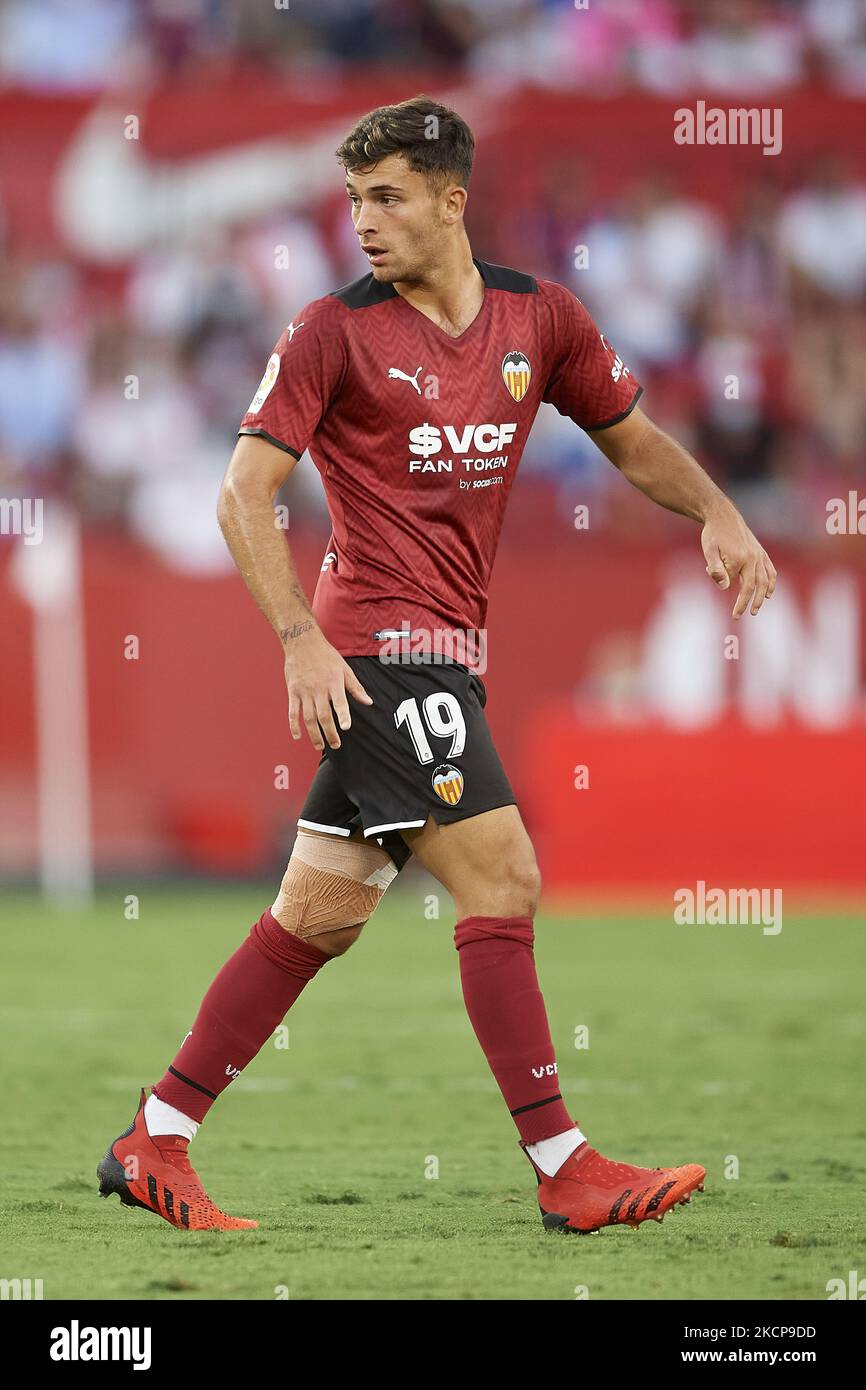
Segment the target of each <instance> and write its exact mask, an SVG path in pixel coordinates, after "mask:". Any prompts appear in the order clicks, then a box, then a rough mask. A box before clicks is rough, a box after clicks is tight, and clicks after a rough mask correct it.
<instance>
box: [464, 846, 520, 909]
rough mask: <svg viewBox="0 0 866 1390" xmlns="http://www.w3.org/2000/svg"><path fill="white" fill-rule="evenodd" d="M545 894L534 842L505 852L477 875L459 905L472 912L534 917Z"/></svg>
mask: <svg viewBox="0 0 866 1390" xmlns="http://www.w3.org/2000/svg"><path fill="white" fill-rule="evenodd" d="M540 896H541V874H540V873H539V869H538V865H537V863H536V861H535V854H534V853H533V850H532V846H531V845H528V846H527V848H526V849H525V850H517V851H515V852H513V853H511V854H508V853H507V852H506V853H504V854H503V856H502V862H501V863H500V864H499V865H498V866H497V867H496V869H495V870H491V871H489V872H488V873H486V874H477V875H475V876H474V878H473V881H472V884H471V887H470V888H468V889H467V890H466V891H464V892H462V893H460V894H458V895H457V898H458V909H463V910H464V912H468V915H476V914H478V915H481V916H492V917H534V916H535V914H536V911H537V909H538V901H539V898H540Z"/></svg>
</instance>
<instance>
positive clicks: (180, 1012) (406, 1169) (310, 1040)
mask: <svg viewBox="0 0 866 1390" xmlns="http://www.w3.org/2000/svg"><path fill="white" fill-rule="evenodd" d="M430 888H431V882H430V881H429V880H426V879H424V878H423V877H422V876H420V875H419V876H418V877H410V876H409V874H408V873H407V874H406V876H405V881H403V882H401V883H399V884H396V885H395V887H394V888H393V889H392V890H391V893H390V894H389V895H388V896H387V897H386V898H385V899H384V901H383V904H382V907H381V908H380V909H379V912H378V913H377V914H376V916H375V918H374V919H373V920H372V921H371V922H370V924H369V925H368V926H367V927H366V929H365V931H364V933H363V935H362V937H361V939H360V940H359V941H358V942H357V943H356V944H355V945H354V946H353V947H352V949H351V950H350V951H349V952H348V953H347V954H346V955H345V956H344V957H343V958H342V959H341V960H337V961H334V962H333V963H331V964H329V965H328V966H327V967H326V968H325V969H324V970H323V971H322V972H321V974H320V975H319V977H318V979H317V980H315V981H314V982H313V983H312V984H311V985H310V986H309V987H308V988H307V990H306V991H305V993H304V994H303V995H302V996H301V998H300V1000H299V1001H298V1004H297V1005H296V1006H295V1008H294V1009H293V1010H292V1011H291V1013H290V1014H289V1015H288V1018H287V1025H288V1028H289V1046H288V1048H282V1049H281V1048H278V1047H276V1046H275V1044H274V1042H273V1041H272V1042H269V1043H268V1044H267V1045H266V1046H265V1048H264V1049H263V1050H262V1052H261V1053H260V1054H259V1056H258V1057H257V1058H256V1059H255V1061H254V1062H253V1063H252V1065H251V1066H250V1067H249V1068H248V1070H247V1071H246V1072H245V1074H244V1076H243V1077H242V1078H241V1079H240V1080H239V1081H237V1082H235V1083H234V1084H233V1085H232V1086H231V1087H230V1089H229V1091H228V1092H227V1093H226V1094H225V1096H224V1097H223V1098H222V1099H221V1100H220V1102H219V1103H218V1104H217V1105H216V1106H215V1107H214V1109H213V1110H212V1111H211V1114H210V1117H209V1118H208V1120H207V1122H206V1123H205V1125H204V1126H203V1128H202V1130H201V1132H200V1133H199V1135H198V1137H197V1139H196V1141H195V1143H194V1145H193V1146H192V1147H193V1158H194V1161H195V1163H196V1166H197V1167H198V1169H199V1172H200V1173H201V1175H202V1177H203V1179H204V1181H205V1184H206V1186H207V1187H208V1190H209V1191H210V1193H211V1195H212V1196H213V1197H214V1199H215V1200H216V1201H217V1202H218V1203H219V1204H220V1205H222V1206H223V1207H224V1208H225V1209H226V1210H228V1211H230V1212H233V1213H236V1214H238V1215H244V1216H254V1217H256V1218H257V1219H258V1220H259V1222H260V1229H259V1230H257V1231H252V1232H241V1233H237V1234H228V1233H219V1232H203V1233H200V1234H195V1233H193V1234H184V1233H181V1232H178V1231H175V1230H173V1229H171V1228H170V1227H169V1226H168V1225H166V1224H165V1223H164V1222H162V1221H160V1220H159V1219H157V1218H156V1217H154V1216H151V1215H148V1214H147V1213H146V1212H143V1211H139V1210H127V1209H125V1208H122V1207H121V1205H120V1203H119V1202H118V1200H117V1199H116V1198H111V1199H110V1200H109V1201H105V1202H103V1201H99V1200H98V1199H97V1196H96V1179H95V1173H94V1170H95V1167H96V1164H97V1162H98V1160H99V1159H100V1158H101V1157H102V1154H103V1151H104V1149H105V1147H106V1145H107V1143H108V1141H109V1140H111V1139H113V1138H114V1137H115V1136H116V1135H117V1134H118V1133H119V1132H120V1131H121V1130H123V1129H125V1128H126V1126H127V1124H128V1123H129V1121H130V1120H131V1118H132V1115H133V1113H134V1110H135V1107H136V1103H137V1097H138V1088H139V1086H141V1085H142V1084H145V1085H148V1084H150V1083H151V1082H153V1081H154V1080H156V1078H157V1077H158V1076H159V1075H161V1073H162V1071H163V1070H164V1068H165V1065H166V1063H167V1062H168V1061H170V1060H171V1058H172V1056H173V1055H174V1053H175V1051H176V1050H177V1047H178V1045H179V1044H180V1042H181V1040H182V1038H183V1036H184V1034H185V1032H186V1031H187V1029H188V1028H189V1027H191V1026H192V1021H193V1017H194V1013H195V1010H196V1008H197V1006H198V1002H199V999H200V997H201V995H202V993H203V992H204V989H205V987H206V986H207V984H208V983H209V981H210V979H211V978H212V976H213V975H214V973H215V971H216V970H217V969H218V967H219V966H220V965H221V964H222V962H223V961H224V960H225V958H226V957H227V956H228V955H229V954H230V953H231V952H232V950H234V948H235V947H236V945H237V944H238V943H239V942H240V940H241V939H242V936H243V935H244V934H245V933H246V932H247V931H248V929H249V925H250V923H251V922H252V921H253V920H254V919H255V918H256V917H258V915H259V913H260V912H261V911H262V908H263V906H264V905H265V904H266V903H267V902H268V901H269V900H270V896H271V895H270V892H269V890H268V889H264V890H262V891H257V890H256V889H255V888H251V887H248V886H246V887H242V888H239V887H236V886H232V887H225V888H220V887H214V886H213V885H201V886H192V887H189V888H180V889H178V888H163V887H157V886H153V887H147V886H145V887H143V888H141V889H140V890H139V894H140V919H139V920H138V921H137V922H128V921H126V920H125V918H124V894H125V893H126V892H127V891H129V889H126V888H124V889H120V888H118V889H117V890H116V891H113V890H111V889H104V890H103V891H102V892H101V894H100V896H99V900H98V903H97V905H96V906H95V907H94V908H93V909H92V910H90V911H87V912H85V913H81V914H76V913H62V912H52V911H50V910H48V909H46V908H45V907H43V906H42V905H41V904H40V903H39V902H38V901H37V900H36V899H35V898H34V897H33V896H30V895H27V894H6V895H5V896H4V897H3V898H2V899H0V914H2V919H3V922H4V928H3V936H4V945H3V952H4V961H5V969H4V972H3V980H2V986H0V990H2V993H0V1022H2V1036H3V1042H4V1048H3V1052H4V1056H5V1063H4V1071H5V1075H4V1082H3V1092H4V1104H3V1121H2V1127H0V1149H2V1173H3V1180H2V1190H0V1197H2V1223H3V1232H4V1238H3V1247H4V1251H3V1267H2V1269H0V1276H2V1277H5V1278H30V1279H37V1278H39V1279H42V1281H43V1291H44V1297H45V1298H46V1299H59V1298H80V1297H82V1296H83V1297H86V1298H90V1299H121V1300H124V1299H175V1300H176V1299H267V1300H272V1299H275V1298H280V1297H283V1298H285V1297H288V1298H290V1299H328V1300H330V1299H339V1300H343V1299H363V1300H369V1299H411V1300H414V1299H442V1298H445V1299H460V1300H463V1299H503V1300H523V1299H557V1300H559V1299H561V1300H569V1301H571V1300H574V1299H575V1298H576V1297H580V1296H583V1297H589V1299H689V1300H701V1299H715V1298H721V1299H730V1300H737V1299H747V1298H757V1299H767V1300H775V1299H819V1300H820V1299H825V1298H826V1297H827V1293H826V1284H827V1281H828V1280H830V1279H834V1278H842V1279H844V1280H846V1281H847V1280H848V1278H849V1271H851V1270H854V1269H856V1270H858V1271H859V1277H861V1278H862V1277H863V1276H864V1275H866V1232H864V1222H863V1214H862V1203H863V1197H862V1194H863V1176H864V1168H866V1160H864V1142H863V1141H864V1140H866V1115H864V1110H863V1104H862V1097H863V1094H864V1077H863V1071H864V1053H866V1047H864V1042H866V1011H864V1002H863V978H864V957H866V935H864V932H863V922H862V920H858V919H857V917H856V916H853V915H849V916H844V915H839V916H830V915H827V916H824V917H819V916H809V917H800V918H796V919H795V918H792V919H791V920H786V921H785V923H784V927H783V930H782V932H781V933H780V934H779V935H778V936H776V937H771V936H764V935H763V934H762V932H761V929H760V927H758V926H725V927H710V926H696V927H677V926H675V925H674V924H673V921H672V920H670V919H667V920H665V919H662V918H658V917H655V918H651V919H644V918H642V917H640V916H639V915H637V914H635V913H630V914H629V915H615V914H609V915H608V914H601V913H590V912H585V913H582V914H579V915H575V916H570V917H567V916H546V915H544V914H541V915H540V916H539V918H538V919H537V923H536V931H537V945H536V955H537V960H538V967H539V976H540V980H541V984H542V989H543V990H544V993H545V997H546V1000H547V1005H548V1010H549V1014H550V1019H551V1028H552V1032H553V1035H554V1040H555V1043H556V1047H557V1052H558V1057H559V1065H560V1073H561V1077H562V1089H563V1093H564V1095H565V1098H566V1101H567V1103H568V1104H569V1107H570V1109H571V1112H572V1114H573V1115H574V1116H575V1118H576V1119H577V1120H578V1121H579V1122H580V1124H581V1125H582V1127H583V1129H584V1131H585V1132H586V1134H587V1135H588V1137H589V1139H590V1142H591V1143H593V1144H595V1146H596V1147H597V1148H599V1149H601V1150H602V1152H603V1153H606V1154H607V1155H608V1156H610V1157H612V1158H617V1159H625V1160H628V1161H632V1162H639V1163H642V1164H647V1165H649V1166H656V1165H661V1164H668V1163H679V1162H683V1161H697V1162H700V1163H702V1164H704V1165H705V1167H706V1169H707V1188H706V1191H705V1192H704V1193H699V1194H697V1196H696V1198H695V1199H694V1200H693V1202H692V1204H691V1206H688V1207H681V1208H677V1210H676V1211H675V1213H673V1214H672V1215H671V1216H669V1217H668V1218H667V1219H666V1220H665V1222H664V1224H657V1223H654V1222H649V1223H645V1224H644V1225H643V1226H641V1227H640V1228H639V1229H638V1230H637V1231H631V1230H629V1229H626V1228H621V1229H613V1230H606V1231H604V1232H602V1233H601V1234H600V1235H597V1236H589V1237H577V1236H571V1237H569V1236H562V1235H560V1234H547V1233H546V1232H545V1231H544V1230H543V1229H542V1226H541V1222H540V1219H539V1215H538V1208H537V1204H536V1198H535V1180H534V1177H533V1174H532V1172H531V1169H530V1167H529V1164H528V1163H527V1161H526V1159H525V1158H524V1156H523V1155H522V1153H521V1151H520V1149H519V1148H518V1145H517V1134H516V1131H515V1129H514V1127H513V1123H512V1121H511V1119H510V1118H509V1116H508V1114H507V1112H506V1110H505V1107H504V1104H503V1102H502V1100H501V1098H500V1096H499V1094H498V1092H497V1090H496V1088H495V1085H494V1083H493V1080H492V1078H491V1077H490V1075H489V1072H488V1070H487V1066H486V1063H485V1060H484V1057H483V1055H482V1053H481V1051H480V1049H479V1047H478V1045H477V1043H476V1041H475V1038H474V1036H473V1034H472V1032H471V1029H470V1026H469V1023H468V1020H467V1018H466V1015H465V1012H464V1009H463V1003H462V998H461V994H460V985H459V975H458V968H457V958H456V953H455V951H454V947H453V943H452V938H451V930H452V926H453V921H454V917H453V911H452V909H451V907H450V900H449V899H447V897H446V896H445V895H444V894H443V895H442V914H441V917H440V919H439V920H427V919H426V918H425V901H426V894H427V893H428V892H429V891H430ZM581 1027H585V1028H587V1029H588V1037H589V1047H588V1048H581V1049H577V1048H576V1047H575V1036H576V1035H575V1030H576V1029H579V1028H581ZM434 1173H438V1176H431V1174H434ZM734 1173H737V1174H738V1175H737V1176H734V1175H733V1174H734Z"/></svg>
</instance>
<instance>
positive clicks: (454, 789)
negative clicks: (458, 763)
mask: <svg viewBox="0 0 866 1390" xmlns="http://www.w3.org/2000/svg"><path fill="white" fill-rule="evenodd" d="M433 790H434V792H435V793H436V795H437V796H438V797H439V800H440V801H444V802H445V803H446V804H447V805H448V806H456V805H457V802H458V801H459V800H460V798H461V796H462V795H463V773H462V772H461V771H460V769H459V768H457V767H452V766H451V764H450V763H440V764H439V766H438V767H437V768H436V769H435V770H434V772H433Z"/></svg>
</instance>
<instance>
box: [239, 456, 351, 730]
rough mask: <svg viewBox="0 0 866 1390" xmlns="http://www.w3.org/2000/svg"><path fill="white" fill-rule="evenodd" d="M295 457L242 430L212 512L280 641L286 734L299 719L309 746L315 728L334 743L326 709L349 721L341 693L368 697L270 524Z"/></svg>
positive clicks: (282, 538) (344, 723)
mask: <svg viewBox="0 0 866 1390" xmlns="http://www.w3.org/2000/svg"><path fill="white" fill-rule="evenodd" d="M296 462H297V459H296V458H295V456H294V454H290V453H287V452H286V451H285V450H283V449H277V448H276V447H275V446H274V445H273V444H269V443H268V441H267V440H266V439H263V438H261V437H260V436H257V435H241V436H240V437H239V439H238V442H237V445H236V447H235V451H234V453H233V454H232V457H231V461H230V462H229V466H228V468H227V470H226V475H225V478H224V479H223V483H222V487H221V489H220V495H219V502H218V504H217V518H218V520H219V524H220V527H221V528H222V533H223V535H224V536H225V538H226V543H227V545H228V547H229V550H230V551H231V553H232V557H233V558H234V561H235V564H236V565H237V567H238V569H239V570H240V573H241V576H242V578H243V581H244V583H245V584H246V586H247V588H248V589H249V591H250V593H251V594H252V596H253V598H254V599H255V600H256V603H257V604H258V605H259V607H260V608H261V610H262V612H263V613H264V615H265V617H266V618H267V620H268V622H269V623H270V624H271V627H272V628H273V629H274V631H275V632H276V634H277V636H278V637H279V639H280V643H281V645H282V647H283V651H284V656H285V674H286V687H287V689H288V694H289V725H290V728H291V732H292V737H293V738H296V739H297V738H300V722H299V721H300V720H303V723H304V724H305V725H306V728H307V732H308V734H309V736H310V741H311V742H312V744H313V747H314V748H317V749H322V748H323V747H324V743H323V742H322V731H323V732H324V735H325V738H326V740H327V742H328V744H329V746H330V747H331V748H339V746H340V736H339V734H338V732H337V729H336V726H335V724H334V718H333V714H334V712H336V715H337V719H338V722H339V725H340V728H341V729H348V728H350V726H351V723H352V720H351V715H350V713H349V704H348V700H347V698H346V696H347V694H350V695H352V696H353V697H354V698H355V699H357V700H360V701H361V703H363V704H367V705H370V704H372V703H373V701H372V700H371V699H370V696H369V695H368V694H367V692H366V690H365V689H364V687H363V686H362V685H361V683H360V681H359V680H358V678H357V676H356V675H355V673H354V671H353V670H352V668H351V667H350V666H349V665H348V664H347V663H346V662H345V661H344V660H343V658H342V656H340V654H339V652H338V651H337V650H336V649H335V648H334V647H332V646H331V644H330V643H329V642H328V641H327V640H326V638H325V636H324V634H323V633H322V631H321V629H320V627H319V625H318V623H317V622H316V620H315V618H314V617H313V613H312V610H311V608H310V605H309V603H308V602H307V598H306V595H305V594H304V591H303V589H302V587H301V583H300V580H299V579H298V574H297V570H296V569H295V565H294V562H293V560H292V556H291V552H290V550H289V547H288V545H287V543H286V538H285V535H284V533H283V531H282V530H281V529H280V528H279V527H278V526H277V525H276V517H275V513H274V499H275V498H276V495H277V492H278V491H279V489H280V488H281V487H282V485H283V483H284V482H285V481H286V479H287V478H288V476H289V474H290V473H291V472H292V469H293V468H294V466H295V464H296ZM332 705H333V710H332V708H331V706H332ZM320 726H321V728H320Z"/></svg>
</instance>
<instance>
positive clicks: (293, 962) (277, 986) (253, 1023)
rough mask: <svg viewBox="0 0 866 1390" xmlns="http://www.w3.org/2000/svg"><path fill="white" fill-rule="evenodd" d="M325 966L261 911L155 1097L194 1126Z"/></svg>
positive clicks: (322, 958)
mask: <svg viewBox="0 0 866 1390" xmlns="http://www.w3.org/2000/svg"><path fill="white" fill-rule="evenodd" d="M327 960H330V956H327V955H326V954H325V952H324V951H320V950H319V949H318V947H316V946H312V945H310V944H309V942H305V941H301V940H300V939H299V938H298V937H297V936H294V935H293V934H292V933H291V932H288V931H286V930H285V928H284V927H281V926H280V924H279V922H278V921H277V919H276V918H275V917H274V916H273V915H272V913H271V910H270V908H268V909H267V911H265V912H263V913H262V915H261V917H260V918H259V920H258V921H257V922H256V923H255V925H254V926H253V927H252V928H251V930H250V934H249V936H248V937H247V938H246V940H245V941H244V942H243V943H242V944H241V945H240V946H239V947H238V949H237V950H236V951H235V953H234V955H233V956H230V957H229V959H228V960H227V961H226V963H225V965H224V966H223V968H222V970H221V971H220V972H219V974H218V975H217V977H216V979H215V980H214V982H213V984H212V985H211V987H210V989H209V990H208V992H207V994H206V995H205V997H204V999H203V1000H202V1002H201V1007H200V1009H199V1011H198V1014H197V1015H196V1020H195V1023H194V1024H193V1025H192V1032H191V1033H189V1034H188V1035H187V1037H186V1038H185V1039H184V1041H183V1043H182V1045H181V1049H180V1052H178V1054H177V1056H176V1057H175V1059H174V1061H173V1062H172V1064H171V1066H170V1067H169V1069H168V1071H167V1072H166V1073H165V1076H163V1077H162V1079H161V1080H160V1081H158V1082H157V1083H156V1085H155V1086H154V1088H153V1089H154V1092H155V1093H156V1095H157V1096H158V1097H159V1099H160V1100H162V1101H164V1102H165V1104H166V1105H173V1106H174V1108H175V1109H176V1110H181V1111H182V1112H183V1114H184V1115H189V1116H190V1118H191V1119H193V1120H198V1121H199V1122H201V1121H202V1120H203V1119H204V1117H205V1115H206V1114H207V1112H208V1110H210V1108H211V1106H212V1105H213V1103H214V1101H215V1100H216V1098H217V1096H218V1095H219V1094H220V1093H221V1092H222V1091H224V1090H225V1088H226V1086H228V1085H229V1084H230V1083H231V1082H232V1081H234V1079H235V1077H236V1076H238V1075H239V1074H240V1073H241V1072H242V1071H243V1069H244V1067H245V1066H246V1065H247V1064H248V1063H249V1062H251V1061H252V1059H253V1057H255V1055H256V1053H257V1052H258V1051H259V1050H260V1048H262V1047H263V1046H264V1044H265V1043H266V1042H267V1040H268V1038H269V1037H270V1036H271V1034H272V1033H273V1031H274V1029H275V1028H276V1027H277V1025H278V1024H279V1023H281V1022H282V1020H283V1019H284V1018H285V1016H286V1014H287V1013H288V1011H289V1009H290V1008H291V1006H292V1005H293V1004H294V1002H295V1000H296V999H297V997H298V995H299V994H300V993H301V990H302V989H303V988H304V985H306V984H307V982H308V981H309V980H311V979H312V978H313V976H314V975H315V974H316V972H317V971H318V970H319V969H320V968H321V967H322V966H323V965H324V964H325V962H326V961H327Z"/></svg>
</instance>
